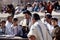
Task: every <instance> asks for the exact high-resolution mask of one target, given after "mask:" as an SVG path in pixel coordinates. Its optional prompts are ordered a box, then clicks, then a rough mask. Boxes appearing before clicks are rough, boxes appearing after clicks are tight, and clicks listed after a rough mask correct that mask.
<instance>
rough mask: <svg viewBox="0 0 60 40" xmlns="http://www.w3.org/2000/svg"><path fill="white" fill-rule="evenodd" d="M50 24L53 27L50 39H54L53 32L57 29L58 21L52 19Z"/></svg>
mask: <svg viewBox="0 0 60 40" xmlns="http://www.w3.org/2000/svg"><path fill="white" fill-rule="evenodd" d="M51 24H52V25H53V26H54V29H53V31H52V37H53V38H54V32H55V30H56V28H57V27H59V25H58V19H57V18H52V20H51Z"/></svg>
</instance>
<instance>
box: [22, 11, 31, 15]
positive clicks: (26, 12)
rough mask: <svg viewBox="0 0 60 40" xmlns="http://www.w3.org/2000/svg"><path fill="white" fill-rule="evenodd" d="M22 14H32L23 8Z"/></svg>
mask: <svg viewBox="0 0 60 40" xmlns="http://www.w3.org/2000/svg"><path fill="white" fill-rule="evenodd" d="M23 14H28V15H30V16H32V14H31V13H30V11H28V10H25V11H24V12H23Z"/></svg>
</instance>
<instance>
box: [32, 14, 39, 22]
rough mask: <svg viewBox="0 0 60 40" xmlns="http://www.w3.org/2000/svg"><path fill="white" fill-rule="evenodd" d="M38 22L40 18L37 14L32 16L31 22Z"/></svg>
mask: <svg viewBox="0 0 60 40" xmlns="http://www.w3.org/2000/svg"><path fill="white" fill-rule="evenodd" d="M38 20H40V16H39V15H38V14H36V13H35V14H33V15H32V22H33V23H35V22H36V21H38Z"/></svg>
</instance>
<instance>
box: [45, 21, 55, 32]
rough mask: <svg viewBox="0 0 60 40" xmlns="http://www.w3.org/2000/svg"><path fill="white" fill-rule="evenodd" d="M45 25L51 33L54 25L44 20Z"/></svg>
mask: <svg viewBox="0 0 60 40" xmlns="http://www.w3.org/2000/svg"><path fill="white" fill-rule="evenodd" d="M45 25H46V26H47V28H48V29H49V32H50V33H52V30H53V29H54V27H53V26H52V25H51V24H49V23H48V22H46V21H45Z"/></svg>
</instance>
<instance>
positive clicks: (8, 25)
mask: <svg viewBox="0 0 60 40" xmlns="http://www.w3.org/2000/svg"><path fill="white" fill-rule="evenodd" d="M12 19H13V18H12V16H8V18H7V21H6V24H5V25H6V34H7V35H10V34H11V25H12Z"/></svg>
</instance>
